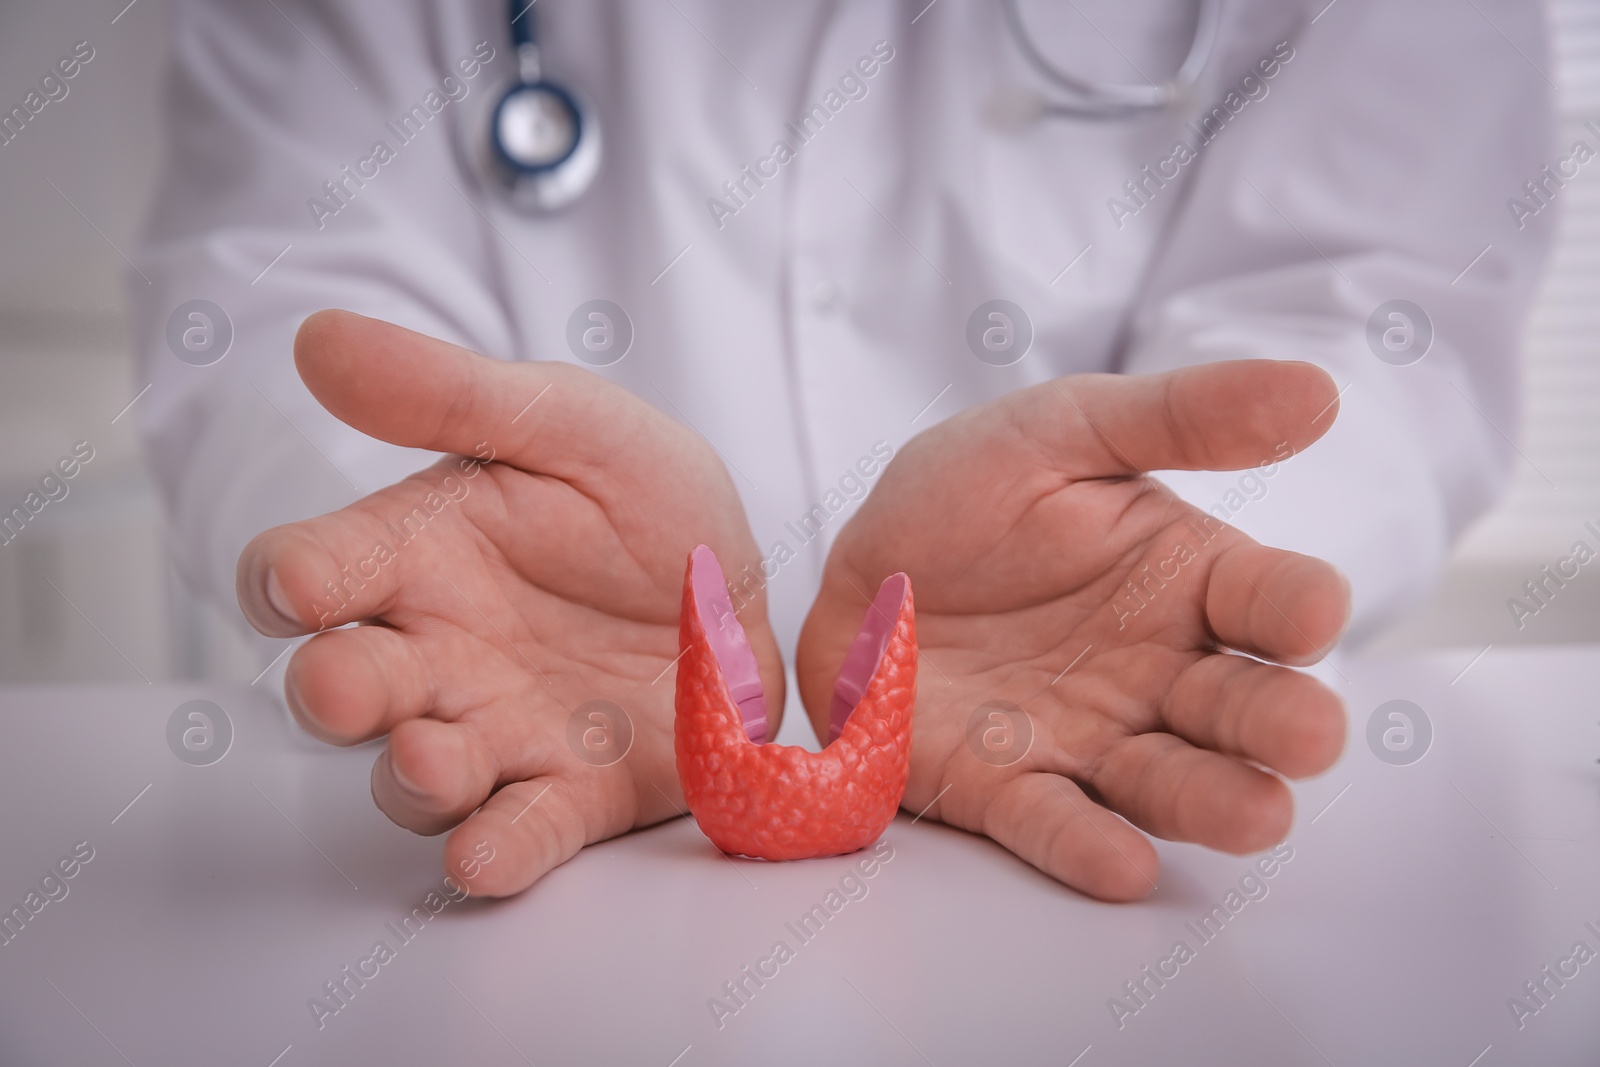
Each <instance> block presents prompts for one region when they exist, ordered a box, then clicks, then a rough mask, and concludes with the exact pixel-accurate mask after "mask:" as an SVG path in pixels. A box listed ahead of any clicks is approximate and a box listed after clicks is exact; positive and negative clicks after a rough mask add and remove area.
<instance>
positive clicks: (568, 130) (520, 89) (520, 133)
mask: <svg viewBox="0 0 1600 1067" xmlns="http://www.w3.org/2000/svg"><path fill="white" fill-rule="evenodd" d="M1017 5H1018V0H1000V7H1001V10H1002V11H1003V12H1004V15H1005V23H1006V27H1007V29H1008V30H1009V31H1010V33H1011V37H1012V40H1013V41H1015V43H1016V45H1017V48H1018V50H1019V51H1021V53H1022V56H1023V58H1024V59H1026V60H1027V61H1028V65H1029V66H1031V67H1032V68H1033V69H1034V70H1035V71H1036V72H1037V73H1038V74H1039V75H1040V76H1042V77H1043V78H1044V79H1045V80H1047V81H1049V82H1050V83H1051V84H1052V85H1053V86H1054V87H1055V88H1056V89H1058V90H1060V91H1061V92H1062V93H1063V94H1065V96H1064V97H1057V98H1055V99H1050V98H1047V97H1044V96H1043V95H1041V94H1038V93H1032V92H1027V91H1025V92H1024V93H1023V94H1022V95H1021V96H1017V95H1013V96H1012V97H1011V99H1010V100H1009V101H1007V102H1006V104H1005V110H1006V112H1007V116H1008V117H1007V120H1006V121H1009V122H1012V123H1015V122H1017V121H1018V120H1020V121H1022V122H1028V121H1033V120H1036V119H1038V118H1042V117H1051V118H1071V119H1101V120H1105V119H1127V118H1133V117H1135V116H1137V115H1140V114H1143V113H1145V112H1150V111H1159V110H1161V109H1163V108H1166V107H1168V106H1171V105H1173V104H1175V103H1179V102H1181V101H1183V100H1185V99H1186V98H1187V97H1188V95H1189V92H1190V90H1191V89H1193V87H1194V85H1195V83H1196V82H1197V81H1198V80H1199V78H1200V73H1201V71H1202V70H1204V69H1205V65H1206V63H1207V62H1208V61H1209V60H1210V58H1211V53H1212V50H1213V48H1214V47H1215V44H1216V37H1217V23H1218V21H1219V15H1220V11H1221V0H1196V13H1195V25H1194V37H1193V39H1192V40H1191V41H1190V42H1189V51H1188V54H1187V55H1186V56H1185V57H1184V60H1183V63H1182V65H1180V66H1179V68H1178V72H1177V73H1176V74H1174V75H1173V76H1172V78H1171V79H1169V80H1168V81H1166V82H1164V83H1162V84H1160V85H1117V84H1112V83H1108V82H1096V81H1092V80H1090V79H1088V78H1080V77H1078V76H1076V75H1074V74H1071V73H1069V72H1068V71H1065V70H1063V69H1061V67H1060V66H1059V65H1057V64H1056V63H1055V62H1054V61H1052V60H1051V59H1050V58H1049V57H1048V56H1046V55H1045V54H1044V53H1043V52H1042V51H1040V49H1039V47H1038V45H1037V44H1036V43H1035V41H1034V39H1033V34H1032V33H1031V32H1030V31H1029V30H1028V26H1027V24H1026V23H1025V22H1023V20H1022V12H1021V10H1020V9H1019V8H1018V6H1017ZM533 7H534V5H533V2H531V0H510V18H511V43H512V45H513V46H514V47H515V49H516V53H517V81H516V83H515V84H514V85H512V86H511V87H510V88H509V89H507V90H506V91H505V93H504V94H503V95H502V96H501V97H500V100H499V102H498V103H497V104H496V105H495V107H494V111H493V114H492V116H491V118H490V120H489V144H488V156H489V159H488V166H489V169H490V170H491V171H492V172H493V173H494V175H495V177H496V178H497V179H498V181H499V184H500V186H501V187H502V188H503V189H504V190H505V192H506V194H507V196H508V197H509V198H510V200H511V202H512V204H513V205H515V206H516V207H518V208H519V209H521V210H523V211H527V212H529V213H547V212H552V211H559V210H560V209H562V208H564V207H567V206H568V205H570V204H572V203H573V202H574V201H576V200H577V199H578V198H579V197H581V196H582V195H583V194H584V193H585V192H587V191H588V189H589V187H590V186H591V185H593V184H594V180H595V178H596V176H597V175H598V174H599V173H600V155H601V149H600V145H601V140H600V123H599V120H598V119H597V118H596V117H595V113H594V109H593V108H592V107H591V106H590V105H589V103H588V101H587V100H585V99H584V97H583V94H582V93H579V92H578V91H577V90H575V89H572V88H569V87H567V86H565V85H562V84H561V83H559V82H554V81H546V80H544V78H543V77H542V76H541V70H540V63H539V40H538V31H537V28H536V26H535V23H534V18H535V15H534V10H533Z"/></svg>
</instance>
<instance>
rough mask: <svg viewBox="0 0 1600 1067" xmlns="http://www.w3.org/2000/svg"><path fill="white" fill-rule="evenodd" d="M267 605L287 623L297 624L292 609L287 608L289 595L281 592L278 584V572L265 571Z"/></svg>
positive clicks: (281, 587) (281, 588)
mask: <svg viewBox="0 0 1600 1067" xmlns="http://www.w3.org/2000/svg"><path fill="white" fill-rule="evenodd" d="M266 589H267V603H269V604H271V605H272V610H273V611H276V612H277V613H278V614H279V615H281V616H283V618H284V620H285V621H287V622H299V620H298V619H296V618H295V614H294V609H293V608H291V607H290V606H289V594H287V593H285V592H284V591H283V586H282V585H281V584H280V583H279V582H278V572H277V571H275V570H271V569H269V570H268V571H267V581H266Z"/></svg>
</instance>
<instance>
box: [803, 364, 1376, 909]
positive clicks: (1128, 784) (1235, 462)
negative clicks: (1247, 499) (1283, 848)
mask: <svg viewBox="0 0 1600 1067" xmlns="http://www.w3.org/2000/svg"><path fill="white" fill-rule="evenodd" d="M1336 399H1337V398H1336V394H1335V391H1334V387H1333V383H1332V382H1331V380H1330V379H1329V378H1328V376H1327V375H1326V374H1324V373H1323V372H1322V371H1321V370H1319V369H1317V368H1315V367H1313V366H1311V365H1309V364H1299V363H1278V362H1273V361H1261V360H1258V361H1248V362H1235V363H1221V364H1213V365H1209V366H1202V367H1194V368H1188V369H1184V370H1180V371H1174V372H1171V373H1168V374H1163V375H1156V376H1151V377H1146V378H1132V377H1121V376H1111V375H1084V376H1080V377H1073V378H1066V379H1062V380H1059V381H1055V382H1046V383H1044V384H1043V385H1039V386H1035V387H1033V388H1030V389H1027V390H1023V391H1020V392H1018V393H1014V394H1011V395H1009V396H1006V397H1004V398H1002V399H1000V400H997V401H994V402H992V403H990V404H986V405H984V406H982V407H979V408H975V409H973V410H971V411H968V412H965V413H963V414H962V415H959V416H957V417H955V418H952V419H950V420H948V421H947V422H945V423H943V424H941V425H939V426H936V427H934V428H933V429H931V430H929V431H927V432H925V433H923V434H922V435H920V436H918V437H917V438H915V439H914V440H912V441H911V442H910V443H909V444H908V445H907V446H906V447H905V448H904V449H902V450H901V452H900V454H899V455H897V456H896V457H895V459H894V461H893V462H892V463H891V464H890V466H889V467H888V469H887V470H886V471H885V472H884V474H883V477H882V479H881V480H880V482H879V484H878V486H877V487H876V489H874V491H873V493H872V495H871V496H870V497H869V498H868V499H867V500H866V502H865V503H864V504H863V505H862V508H861V510H860V511H859V512H858V513H857V514H856V515H855V516H854V517H853V518H852V520H851V521H850V522H849V523H848V524H847V525H846V526H845V528H844V529H843V530H841V532H840V534H839V538H838V540H837V542H836V543H835V544H834V546H833V549H832V551H831V553H830V555H829V559H828V563H827V567H826V571H825V574H824V578H823V588H822V592H821V594H820V596H819V597H818V599H817V602H816V604H815V605H814V606H813V608H812V611H811V613H810V615H809V617H808V618H807V620H806V625H805V628H804V630H803V632H802V634H801V640H800V648H799V653H798V658H797V671H798V679H799V685H800V692H801V695H802V697H803V699H804V702H805V705H806V708H807V709H808V713H809V714H810V716H811V719H812V721H813V723H814V724H819V726H820V724H821V723H822V722H823V721H824V717H825V716H826V714H827V708H828V695H829V692H830V689H831V686H832V679H833V676H834V673H835V672H836V671H837V669H838V664H839V663H840V661H841V660H842V658H843V655H844V650H845V647H846V646H847V645H848V643H849V640H850V638H851V636H853V634H854V632H855V626H856V625H857V624H858V623H859V621H860V616H861V612H862V611H863V610H864V609H865V606H866V597H865V594H866V593H868V592H870V591H871V590H873V589H876V588H877V585H878V582H879V581H881V580H882V579H883V578H884V577H885V576H886V575H888V574H891V573H893V572H894V571H897V570H903V571H905V572H906V573H907V574H909V575H910V577H911V582H912V585H913V587H914V588H915V589H916V594H917V631H918V635H919V639H920V642H921V648H922V653H923V656H922V662H921V665H920V669H919V677H918V701H917V713H916V719H915V728H914V734H913V741H912V749H911V778H910V783H909V785H908V787H907V790H906V796H905V800H904V804H903V806H904V807H905V808H907V809H908V810H911V811H922V810H923V809H924V808H926V809H927V817H929V818H936V819H940V820H942V821H944V822H947V823H950V824H952V825H954V826H959V827H962V828H965V829H968V830H971V831H974V832H979V833H984V834H987V835H989V836H990V837H993V838H994V839H995V840H996V841H998V842H999V843H1000V844H1002V845H1004V846H1005V847H1007V848H1009V849H1011V850H1012V851H1013V852H1015V853H1017V855H1019V856H1020V857H1022V858H1023V859H1025V860H1027V861H1028V862H1030V863H1032V864H1034V865H1035V866H1037V867H1039V868H1040V869H1042V870H1044V871H1045V872H1046V873H1048V874H1050V875H1052V876H1053V877H1055V878H1058V879H1060V880H1062V881H1064V882H1066V883H1068V884H1070V885H1073V886H1075V887H1077V888H1079V889H1082V890H1083V891H1085V892H1087V893H1090V894H1092V895H1094V896H1097V897H1102V898H1105V899H1112V900H1129V899H1137V898H1139V897H1142V896H1144V895H1146V894H1147V893H1149V892H1150V891H1151V890H1152V889H1153V888H1154V887H1155V885H1156V876H1157V871H1158V862H1157V858H1156V854H1155V850H1154V849H1153V848H1152V847H1151V845H1150V843H1149V841H1148V840H1147V839H1146V838H1145V837H1144V836H1143V834H1141V833H1140V832H1139V831H1138V830H1136V829H1134V827H1139V828H1141V829H1143V830H1145V831H1147V832H1149V833H1152V834H1155V835H1157V836H1160V837H1164V838H1169V839H1173V840H1181V841H1194V842H1198V843H1201V844H1204V845H1207V846H1210V847H1213V848H1219V849H1225V850H1227V851H1231V852H1250V851H1255V850H1257V849H1260V848H1264V847H1266V846H1268V845H1270V844H1273V843H1275V842H1277V841H1278V840H1281V839H1282V837H1283V836H1284V835H1285V834H1286V833H1287V831H1288V828H1289V824H1290V821H1291V816H1292V799H1291V796H1290V794H1289V791H1288V788H1287V787H1286V786H1285V785H1284V783H1283V781H1282V780H1281V779H1280V778H1278V777H1277V775H1276V774H1274V773H1271V772H1273V771H1275V772H1278V773H1279V774H1283V775H1287V776H1289V777H1300V776H1305V775H1309V774H1315V773H1317V772H1320V771H1322V770H1324V769H1326V768H1327V767H1328V766H1330V765H1331V764H1332V763H1333V761H1334V760H1335V759H1336V758H1337V756H1338V754H1339V752H1340V750H1341V749H1342V747H1343V741H1344V715H1343V709H1342V707H1341V705H1340V702H1339V700H1338V699H1337V698H1336V697H1335V696H1334V695H1333V693H1332V692H1330V691H1329V690H1328V689H1326V688H1325V687H1324V686H1322V685H1321V684H1320V683H1319V682H1317V681H1315V680H1314V679H1312V678H1310V677H1309V676H1307V675H1304V674H1302V673H1300V672H1297V671H1293V670H1290V669H1288V668H1286V667H1282V666H1277V665H1274V664H1269V663H1264V662H1261V661H1260V660H1262V659H1265V660H1275V661H1277V662H1279V663H1290V664H1297V665H1299V664H1307V663H1310V662H1314V661H1315V660H1316V659H1318V658H1320V657H1321V655H1322V653H1323V652H1324V651H1325V650H1326V649H1327V647H1328V646H1329V645H1331V644H1332V643H1333V642H1334V641H1335V640H1336V639H1337V637H1338V635H1339V634H1340V632H1341V631H1342V629H1343V627H1344V624H1345V620H1346V618H1347V615H1348V610H1349V608H1348V604H1349V595H1348V588H1347V586H1346V584H1345V582H1344V579H1343V578H1342V577H1341V576H1340V575H1339V574H1338V572H1337V571H1335V570H1334V569H1333V568H1332V567H1331V566H1329V565H1328V564H1326V563H1323V562H1322V561H1320V560H1316V559H1313V558H1310V557H1307V556H1302V555H1298V554H1295V553H1291V552H1285V551H1281V550H1278V549H1272V548H1267V547H1264V546H1262V545H1259V544H1257V543H1256V542H1254V541H1253V540H1251V539H1250V538H1249V537H1247V536H1245V535H1244V534H1243V533H1241V532H1239V531H1238V530H1236V529H1234V528H1233V527H1230V526H1227V525H1225V524H1223V523H1221V522H1219V521H1218V520H1217V519H1215V518H1213V517H1211V516H1209V515H1207V514H1205V513H1204V512H1201V511H1200V510H1198V509H1197V508H1195V507H1192V506H1191V505H1189V504H1187V503H1185V502H1183V501H1181V500H1179V499H1178V498H1177V497H1176V496H1174V495H1173V494H1172V493H1171V492H1170V491H1169V490H1168V489H1166V488H1165V487H1164V486H1162V485H1161V484H1159V483H1158V482H1156V481H1153V480H1151V479H1149V478H1147V477H1145V472H1148V471H1153V470H1167V469H1190V470H1237V469H1242V468H1245V467H1251V466H1255V465H1258V464H1261V463H1263V462H1266V461H1268V460H1272V459H1274V458H1282V457H1283V456H1284V455H1287V454H1288V450H1291V449H1292V450H1299V449H1300V448H1303V447H1305V446H1306V445H1308V444H1310V443H1311V442H1313V441H1315V440H1316V438H1318V437H1319V436H1321V434H1322V432H1323V431H1325V430H1326V429H1327V427H1328V426H1329V425H1330V424H1331V422H1332V418H1333V415H1334V411H1335V409H1336ZM1230 649H1236V650H1239V651H1241V652H1246V653H1249V655H1248V656H1245V655H1238V654H1235V653H1234V652H1232V651H1229V650H1230ZM1251 657H1259V659H1255V658H1251ZM1264 768H1265V769H1264ZM1113 812H1115V813H1116V814H1113ZM1118 815H1120V816H1122V817H1123V818H1119V817H1118ZM1124 818H1125V819H1126V820H1127V822H1125V821H1124ZM1130 822H1131V823H1132V824H1133V826H1130V825H1129V823H1130Z"/></svg>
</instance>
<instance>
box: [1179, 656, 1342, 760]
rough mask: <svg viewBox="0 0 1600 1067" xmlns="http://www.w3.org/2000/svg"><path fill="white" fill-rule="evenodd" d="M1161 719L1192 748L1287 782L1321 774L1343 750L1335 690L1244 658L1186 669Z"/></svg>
mask: <svg viewBox="0 0 1600 1067" xmlns="http://www.w3.org/2000/svg"><path fill="white" fill-rule="evenodd" d="M1161 717H1162V720H1163V721H1164V722H1165V723H1166V725H1167V728H1168V729H1170V730H1171V731H1172V732H1173V733H1175V734H1177V735H1178V736H1179V737H1182V738H1183V739H1184V740H1186V741H1188V742H1189V743H1191V744H1193V745H1197V746H1199V747H1201V748H1208V749H1212V750H1213V751H1216V752H1220V753H1223V754H1224V755H1228V756H1239V757H1242V758H1244V759H1248V760H1253V761H1254V762H1256V763H1260V764H1263V765H1265V766H1267V767H1270V768H1272V769H1273V770H1275V771H1277V772H1278V773H1279V774H1284V775H1288V776H1289V777H1290V778H1305V777H1307V776H1309V775H1313V774H1320V773H1322V772H1323V771H1325V770H1327V769H1328V768H1329V767H1331V766H1333V764H1334V761H1335V760H1337V759H1338V758H1339V753H1340V752H1341V751H1343V749H1344V735H1345V715H1344V705H1343V703H1342V702H1341V701H1340V700H1339V698H1338V697H1337V696H1335V695H1334V693H1333V690H1331V689H1329V688H1328V687H1327V686H1325V685H1323V684H1322V683H1321V682H1319V681H1317V680H1316V679H1315V678H1312V677H1311V676H1310V675H1306V674H1302V673H1300V672H1299V671H1293V670H1289V669H1288V668H1286V667H1275V666H1273V665H1271V664H1267V663H1259V662H1257V661H1256V660H1253V659H1249V658H1247V657H1245V656H1233V655H1228V654H1225V653H1224V654H1219V655H1213V656H1206V657H1205V658H1204V659H1201V660H1200V661H1199V662H1198V663H1195V664H1194V665H1193V666H1191V667H1189V668H1188V669H1187V670H1185V671H1184V672H1183V673H1182V674H1180V675H1179V676H1178V680H1177V681H1176V682H1175V683H1174V684H1173V686H1172V689H1171V691H1170V692H1169V693H1168V694H1167V697H1166V699H1165V701H1164V702H1163V704H1162V708H1161Z"/></svg>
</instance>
